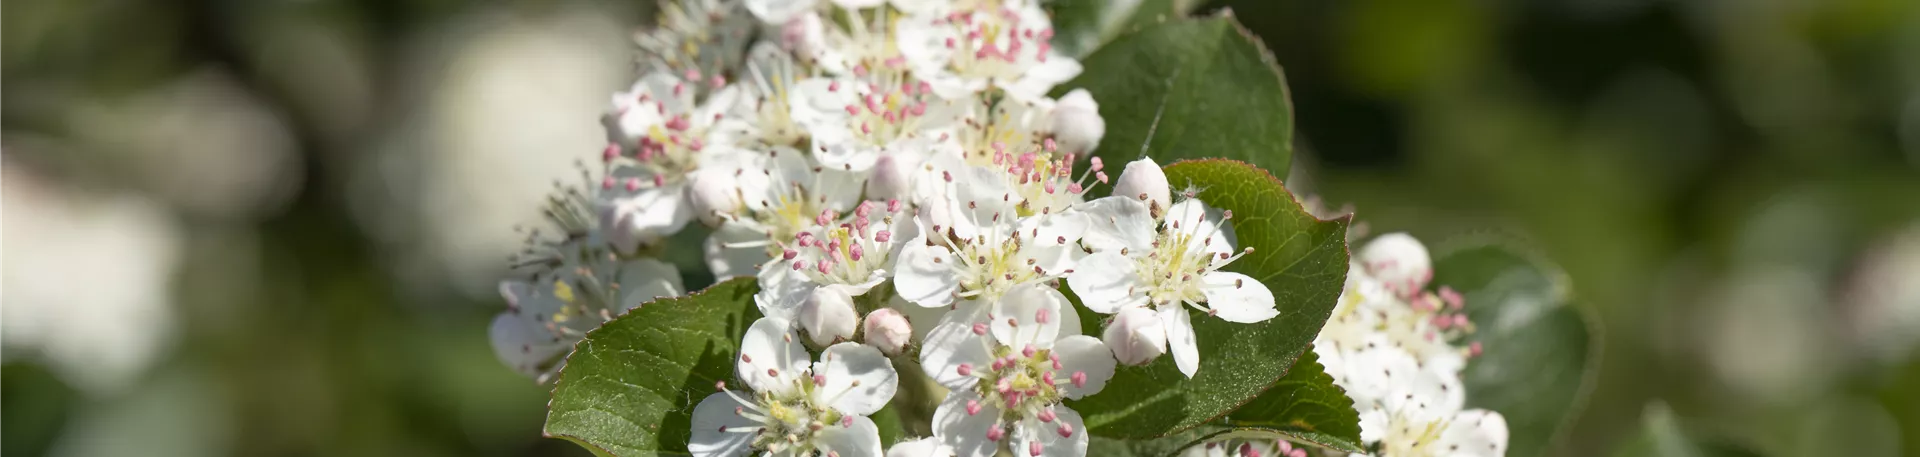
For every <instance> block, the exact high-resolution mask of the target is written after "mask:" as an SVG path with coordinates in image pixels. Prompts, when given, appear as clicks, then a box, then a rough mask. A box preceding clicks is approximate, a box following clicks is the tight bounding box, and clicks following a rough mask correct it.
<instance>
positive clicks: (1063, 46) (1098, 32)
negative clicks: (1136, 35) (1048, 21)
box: [1046, 0, 1200, 58]
mask: <svg viewBox="0 0 1920 457" xmlns="http://www.w3.org/2000/svg"><path fill="white" fill-rule="evenodd" d="M1198 6H1200V2H1199V1H1196V0H1178V1H1176V0H1051V1H1048V2H1046V8H1047V10H1048V11H1050V12H1052V13H1053V32H1054V33H1053V42H1052V43H1053V48H1054V49H1056V50H1059V51H1060V52H1061V53H1063V54H1066V55H1068V56H1073V57H1075V58H1080V57H1086V55H1087V53H1089V52H1093V50H1095V49H1099V48H1100V45H1102V44H1105V43H1106V42H1108V41H1111V40H1113V39H1114V38H1115V37H1119V36H1120V35H1121V34H1124V33H1127V32H1132V31H1137V30H1139V29H1141V28H1145V27H1149V26H1152V25H1154V24H1159V23H1160V22H1163V21H1167V20H1178V19H1181V18H1184V17H1186V15H1187V12H1189V11H1193V9H1194V8H1195V7H1198Z"/></svg>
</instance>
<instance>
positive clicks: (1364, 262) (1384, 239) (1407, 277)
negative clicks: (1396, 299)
mask: <svg viewBox="0 0 1920 457" xmlns="http://www.w3.org/2000/svg"><path fill="white" fill-rule="evenodd" d="M1359 260H1360V266H1361V267H1363V268H1365V269H1366V270H1367V274H1369V275H1373V277H1374V279H1378V280H1380V282H1382V283H1385V284H1386V285H1387V289H1389V290H1392V291H1394V293H1396V294H1399V295H1400V296H1402V297H1406V296H1409V295H1412V294H1415V293H1418V292H1420V291H1421V290H1422V289H1425V288H1426V287H1427V281H1428V280H1431V279H1433V260H1432V259H1431V258H1429V257H1428V256H1427V247H1426V245H1422V244H1420V240H1417V239H1414V238H1413V236H1412V235H1408V234H1406V233H1388V234H1385V235H1380V236H1379V237H1376V238H1374V239H1373V241H1370V242H1367V245H1366V247H1363V248H1360V259H1359Z"/></svg>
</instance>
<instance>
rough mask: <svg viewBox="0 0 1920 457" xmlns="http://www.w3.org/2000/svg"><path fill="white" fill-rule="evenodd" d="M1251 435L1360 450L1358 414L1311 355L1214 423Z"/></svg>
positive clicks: (1344, 449)
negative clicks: (1271, 384)
mask: <svg viewBox="0 0 1920 457" xmlns="http://www.w3.org/2000/svg"><path fill="white" fill-rule="evenodd" d="M1220 424H1221V425H1226V426H1230V427H1234V428H1237V429H1240V430H1241V431H1244V432H1247V433H1254V434H1261V433H1264V434H1270V435H1272V436H1269V438H1279V439H1285V440H1287V441H1293V442H1296V443H1310V444H1315V445H1319V446H1321V447H1325V448H1328V449H1334V450H1339V451H1345V452H1365V450H1363V449H1361V448H1360V413H1359V412H1358V411H1355V410H1354V409H1353V399H1351V398H1347V391H1346V390H1344V389H1341V388H1340V386H1336V385H1333V377H1332V376H1328V375H1327V371H1326V368H1325V367H1322V366H1320V357H1319V356H1318V355H1315V354H1314V353H1313V351H1306V352H1304V353H1301V355H1300V360H1296V361H1294V362H1293V368H1292V369H1290V370H1287V376H1286V377H1284V378H1280V382H1279V383H1277V384H1274V385H1273V388H1271V389H1267V392H1266V393H1263V394H1260V397H1259V398H1255V399H1253V402H1251V403H1247V405H1246V406H1241V407H1240V409H1237V410H1234V411H1233V412H1232V413H1230V414H1227V417H1225V418H1223V419H1222V420H1221V421H1220Z"/></svg>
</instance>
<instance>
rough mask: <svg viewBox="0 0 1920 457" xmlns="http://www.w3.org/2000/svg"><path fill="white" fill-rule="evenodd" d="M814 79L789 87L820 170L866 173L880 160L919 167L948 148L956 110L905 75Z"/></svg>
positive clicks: (956, 104) (797, 119)
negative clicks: (888, 158)
mask: <svg viewBox="0 0 1920 457" xmlns="http://www.w3.org/2000/svg"><path fill="white" fill-rule="evenodd" d="M870 79H873V80H874V81H867V80H862V79H857V78H812V79H807V80H803V81H800V83H798V84H795V85H794V87H793V91H794V92H793V94H792V96H793V97H794V99H795V100H794V101H793V105H792V110H793V113H792V115H793V119H794V120H795V121H796V122H798V123H799V124H800V125H801V126H804V127H805V128H806V129H807V134H808V135H809V136H811V137H812V138H813V150H812V151H810V152H811V153H813V154H814V156H815V158H817V159H819V161H820V164H821V165H822V166H825V167H828V168H839V169H845V170H849V171H856V172H866V171H867V170H870V169H872V168H873V166H874V163H875V162H876V161H878V160H879V159H880V157H881V156H892V157H893V158H894V160H896V161H900V162H902V163H903V164H907V165H908V166H911V165H917V164H918V163H920V162H922V161H924V160H926V159H925V158H926V157H927V156H929V155H931V154H933V153H934V152H933V150H935V149H940V148H951V147H952V144H951V142H950V141H948V140H949V139H950V136H951V134H950V133H947V132H949V131H951V130H952V126H953V125H954V124H955V122H956V120H957V119H958V118H959V117H958V116H959V114H960V108H959V104H958V103H956V102H949V101H947V100H943V99H941V98H940V97H936V96H934V95H933V94H931V93H928V92H927V89H926V87H924V84H915V83H912V82H911V81H910V80H907V79H905V78H904V77H897V78H893V79H888V78H879V77H874V78H870Z"/></svg>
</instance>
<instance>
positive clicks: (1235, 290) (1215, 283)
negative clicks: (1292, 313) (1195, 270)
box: [1200, 271, 1280, 324]
mask: <svg viewBox="0 0 1920 457" xmlns="http://www.w3.org/2000/svg"><path fill="white" fill-rule="evenodd" d="M1200 282H1201V283H1203V284H1205V286H1204V288H1203V289H1202V291H1203V292H1205V293H1206V295H1207V307H1208V308H1211V309H1213V313H1214V315H1215V316H1219V317H1220V318H1221V319H1225V320H1226V321H1227V322H1238V323H1242V324H1252V323H1256V322H1265V321H1266V320H1267V319H1272V318H1273V317H1274V316H1278V315H1280V311H1279V310H1277V309H1274V304H1273V291H1270V290H1267V285H1266V284H1261V283H1260V281H1256V280H1254V279H1253V277H1250V276H1247V275H1243V274H1239V273H1234V272H1231V271H1215V272H1212V273H1207V274H1206V275H1204V276H1201V277H1200Z"/></svg>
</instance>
